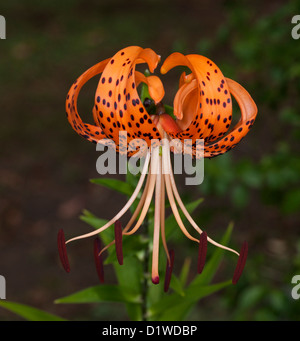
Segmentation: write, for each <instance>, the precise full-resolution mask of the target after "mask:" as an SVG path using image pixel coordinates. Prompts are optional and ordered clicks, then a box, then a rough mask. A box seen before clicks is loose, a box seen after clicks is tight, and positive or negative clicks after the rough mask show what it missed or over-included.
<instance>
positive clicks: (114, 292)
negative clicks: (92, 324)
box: [55, 285, 140, 304]
mask: <svg viewBox="0 0 300 341" xmlns="http://www.w3.org/2000/svg"><path fill="white" fill-rule="evenodd" d="M94 302H123V303H136V304H138V303H140V297H139V295H137V294H136V293H135V292H133V291H132V290H130V289H129V288H125V287H122V286H121V285H97V286H94V287H90V288H87V289H84V290H81V291H78V292H76V293H74V294H71V295H69V296H66V297H62V298H59V299H57V300H55V303H94Z"/></svg>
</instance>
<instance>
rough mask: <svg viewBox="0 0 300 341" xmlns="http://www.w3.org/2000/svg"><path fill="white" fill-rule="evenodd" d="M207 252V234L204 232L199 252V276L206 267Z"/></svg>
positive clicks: (201, 236) (200, 240)
mask: <svg viewBox="0 0 300 341" xmlns="http://www.w3.org/2000/svg"><path fill="white" fill-rule="evenodd" d="M206 252H207V233H206V232H204V231H203V232H202V233H201V235H200V239H199V252H198V264H197V270H198V273H199V274H201V272H202V270H203V268H204V265H205V259H206Z"/></svg>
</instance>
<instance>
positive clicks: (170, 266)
mask: <svg viewBox="0 0 300 341" xmlns="http://www.w3.org/2000/svg"><path fill="white" fill-rule="evenodd" d="M169 257H170V260H169V259H168V260H167V267H166V275H165V283H164V291H165V292H167V291H168V290H169V286H170V281H171V277H172V272H173V265H174V250H170V252H169Z"/></svg>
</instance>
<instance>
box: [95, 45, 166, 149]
mask: <svg viewBox="0 0 300 341" xmlns="http://www.w3.org/2000/svg"><path fill="white" fill-rule="evenodd" d="M159 60H160V57H159V56H158V55H157V54H156V53H155V52H154V51H153V50H151V49H143V48H141V47H138V46H130V47H127V48H124V49H123V50H121V51H119V52H117V53H116V54H115V55H114V56H113V57H112V58H111V60H110V62H109V63H108V64H107V66H106V67H105V69H104V71H103V73H102V75H101V78H100V81H99V84H98V87H97V91H96V96H95V100H96V102H95V103H96V104H98V109H97V110H96V113H95V116H96V117H97V118H98V120H99V122H100V127H101V128H102V130H103V131H104V133H105V134H106V135H107V136H108V137H109V138H112V139H113V140H114V141H115V142H116V143H117V144H119V145H120V143H121V141H119V131H126V132H127V142H128V143H129V142H130V141H131V140H133V139H135V138H143V139H144V140H145V141H146V143H147V144H148V145H149V146H150V144H151V139H153V138H160V134H159V132H158V130H157V128H156V126H155V125H154V124H153V122H152V120H151V118H150V116H149V115H148V113H147V111H146V109H145V108H144V106H143V103H142V102H141V100H140V98H139V96H138V93H137V86H136V80H135V76H136V73H135V66H136V64H137V63H142V62H143V63H147V64H148V66H149V69H150V70H151V71H153V70H154V68H155V67H156V65H157V64H158V62H159ZM149 82H150V83H151V85H152V83H155V84H154V85H157V84H158V82H157V79H155V80H154V79H153V78H151V79H150V80H149ZM149 91H151V90H150V88H149ZM124 147H126V146H124Z"/></svg>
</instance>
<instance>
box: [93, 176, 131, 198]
mask: <svg viewBox="0 0 300 341" xmlns="http://www.w3.org/2000/svg"><path fill="white" fill-rule="evenodd" d="M90 181H91V182H92V183H93V184H97V185H101V186H105V187H107V188H110V189H113V190H115V191H117V192H119V193H122V194H125V195H127V196H131V195H132V193H133V191H134V188H133V186H131V185H130V184H129V183H127V182H125V181H122V180H118V179H111V178H99V179H91V180H90Z"/></svg>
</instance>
